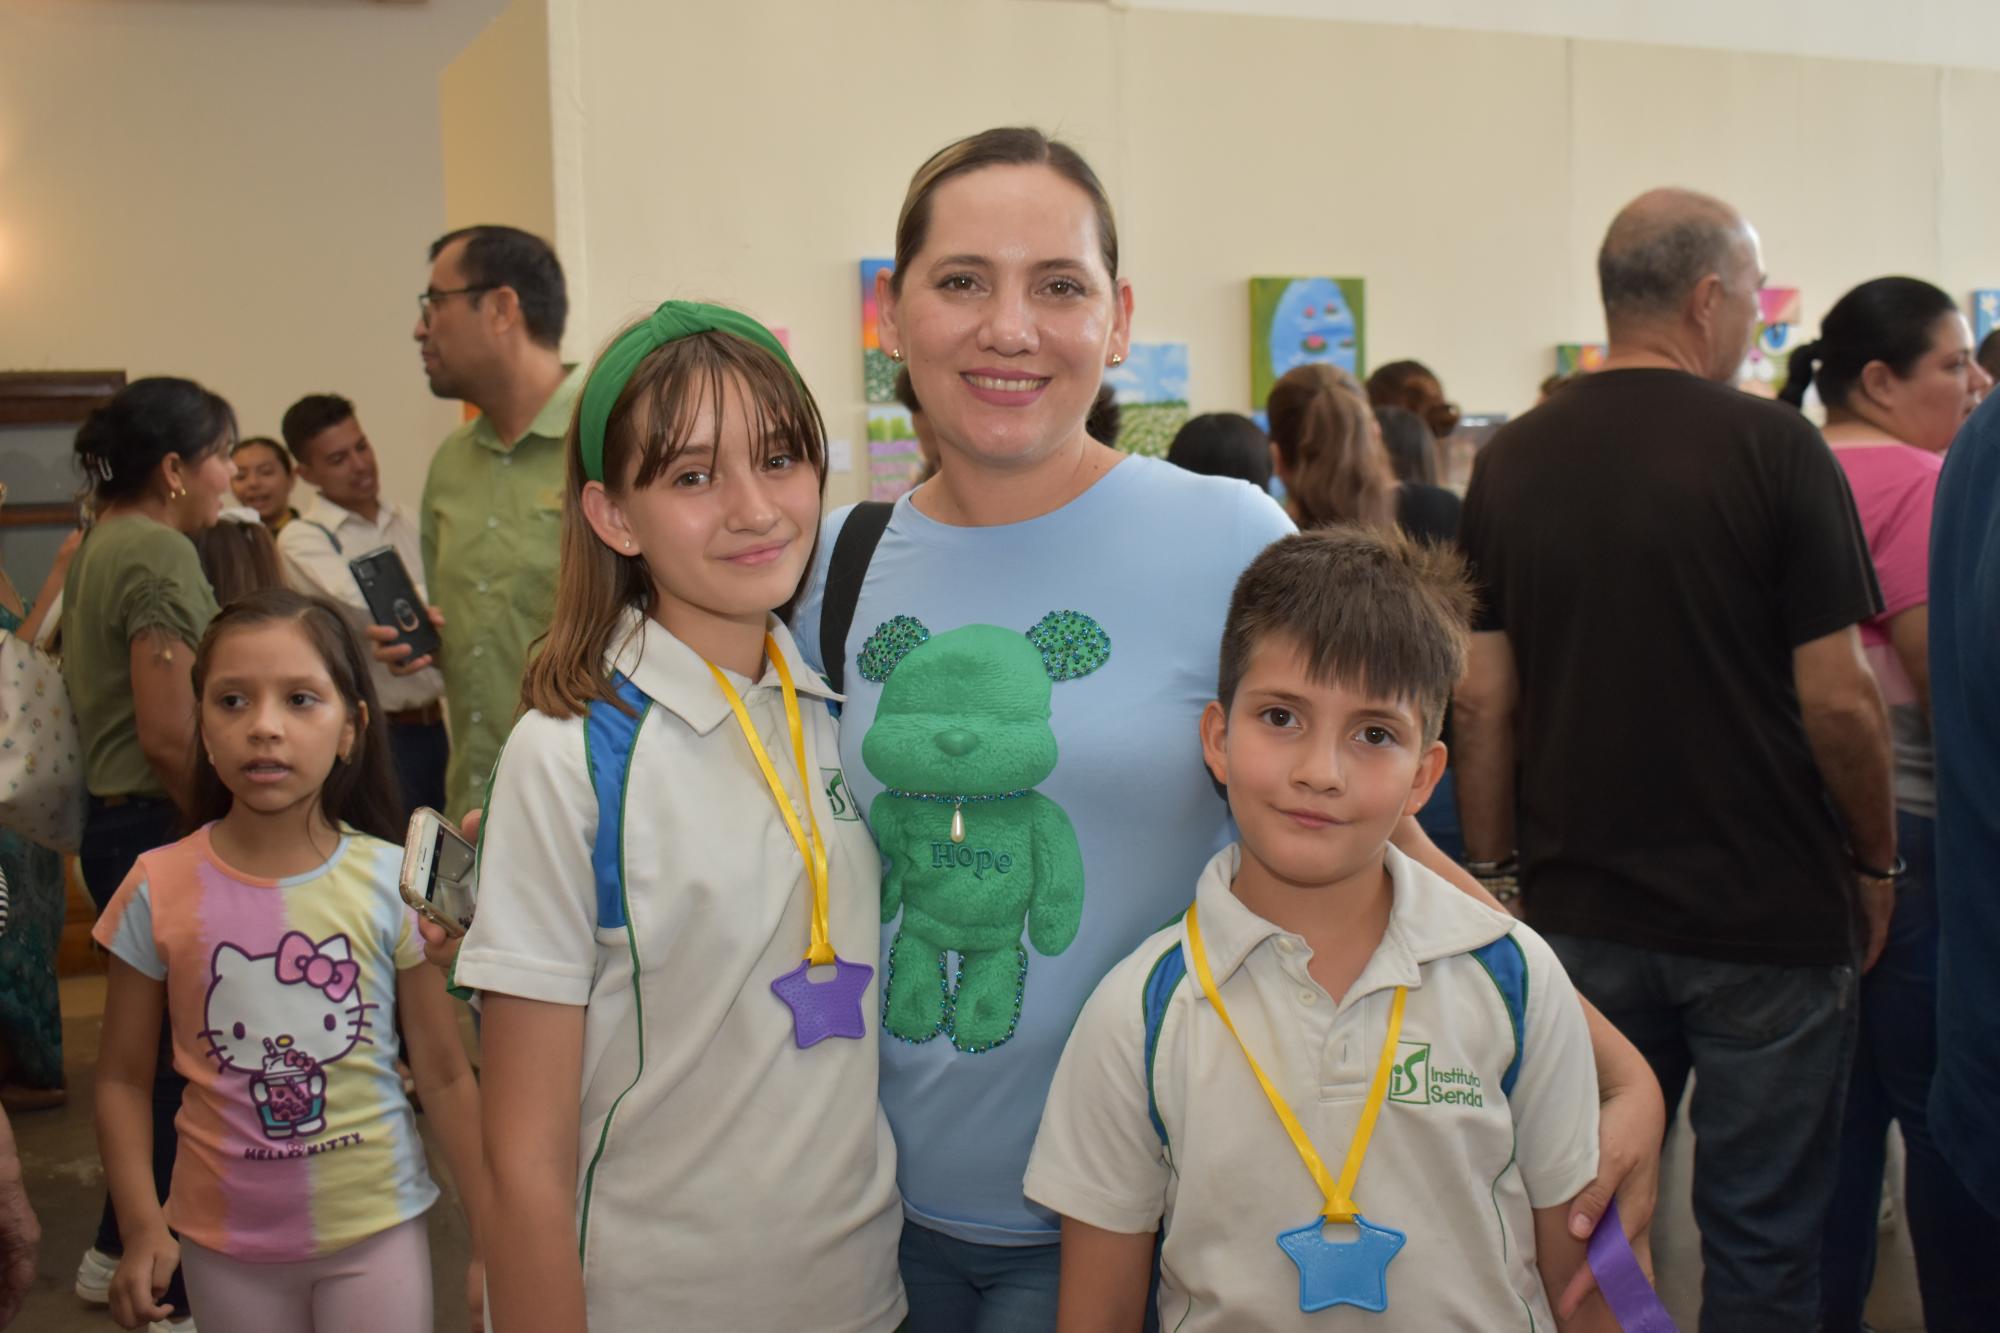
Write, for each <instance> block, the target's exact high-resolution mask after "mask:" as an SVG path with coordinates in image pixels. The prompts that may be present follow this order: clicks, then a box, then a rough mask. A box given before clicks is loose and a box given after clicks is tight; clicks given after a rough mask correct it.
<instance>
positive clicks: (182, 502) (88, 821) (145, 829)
mask: <svg viewBox="0 0 2000 1333" xmlns="http://www.w3.org/2000/svg"><path fill="white" fill-rule="evenodd" d="M235 442H236V414H235V413H234V412H232V411H231V410H230V407H229V404H228V403H226V402H224V401H223V400H222V399H221V398H219V397H217V396H216V395H215V394H212V393H210V392H209V391H208V390H207V389H204V388H202V387H201V386H200V385H199V384H196V383H195V382H194V381H192V380H184V379H170V378H166V377H159V378H153V379H142V380H134V381H133V382H132V383H131V384H128V385H126V386H125V387H124V388H123V389H121V390H119V391H118V393H117V395H116V396H115V397H113V398H112V400H111V401H110V402H108V403H106V404H105V405H104V406H103V407H100V408H98V409H97V410H96V411H95V412H93V413H91V414H90V418H89V419H88V420H87V421H85V422H84V423H83V426H82V428H81V429H80V430H78V431H77V434H76V452H77V461H78V462H79V463H80V464H81V465H82V471H83V475H84V477H85V479H86V480H87V481H88V483H89V485H90V506H91V509H92V511H93V513H94V514H95V517H96V522H95V524H94V525H93V526H92V527H91V529H90V532H89V534H88V535H87V536H86V537H85V538H84V539H83V546H82V547H81V548H80V549H79V550H78V551H77V553H76V559H75V560H74V561H73V562H72V563H71V564H70V568H69V577H68V578H67V579H66V580H65V581H64V584H63V607H64V611H63V622H62V635H63V682H64V684H65V685H67V686H68V688H69V696H70V702H71V703H72V704H73V705H74V706H75V708H76V722H77V731H78V733H79V736H80V739H81V740H82V743H83V770H84V784H85V786H86V787H87V788H88V789H89V793H90V800H89V806H88V809H87V812H86V814H85V816H84V827H83V851H82V854H81V855H80V857H79V858H78V859H79V861H80V862H81V864H82V870H83V882H84V887H85V888H87V889H88V890H90V895H91V897H92V898H94V899H96V900H97V905H98V908H99V910H102V909H103V907H104V905H105V904H106V903H108V902H109V901H110V900H111V896H112V894H114V893H116V892H117V890H118V886H119V884H120V883H122V882H123V881H124V879H125V875H126V872H128V871H129V870H131V868H132V865H133V863H134V862H135V861H136V860H137V859H138V858H139V855H140V854H141V853H143V852H148V851H151V850H152V849H153V848H155V847H163V846H165V845H166V844H168V843H170V842H173V841H174V840H175V838H176V837H178V836H179V832H180V828H179V825H180V812H181V811H182V810H183V809H187V808H188V807H189V804H190V801H191V799H192V789H191V780H192V772H193V759H194V723H195V698H194V686H193V683H192V678H191V672H192V670H193V667H194V649H195V645H196V644H198V643H200V642H201V637H202V634H203V633H204V632H206V630H207V629H208V622H209V621H210V620H212V619H213V618H214V617H215V614H216V609H217V608H216V605H215V594H214V592H213V591H212V590H211V589H210V587H209V583H208V580H207V578H206V577H205V576H204V575H203V574H202V569H201V560H200V558H199V557H198V556H197V555H196V554H195V548H194V543H193V541H191V540H190V538H192V537H193V536H194V534H196V533H198V532H201V531H202V530H204V529H206V528H210V527H213V526H214V525H215V521H216V519H217V518H218V517H219V516H220V515H221V513H222V506H223V502H224V501H225V500H227V499H228V498H229V483H230V480H231V479H232V477H233V476H234V475H235V468H234V467H233V466H231V464H230V461H229V450H230V447H231V446H232V445H234V444H235ZM185 1086H186V1081H185V1080H184V1079H182V1078H181V1077H180V1075H178V1074H176V1073H175V1072H174V1069H173V1064H172V1062H171V1061H170V1060H166V1059H162V1060H160V1061H159V1064H158V1066H157V1069H156V1072H155V1078H154V1084H153V1179H154V1184H155V1186H156V1187H157V1188H158V1191H159V1194H160V1197H161V1198H162V1199H164V1198H165V1197H166V1193H167V1183H168V1180H169V1178H170V1176H171V1173H172V1170H173V1163H174V1150H175V1143H176V1138H175V1133H174V1115H175V1113H176V1112H177V1111H179V1109H180V1104H181V1090H182V1089H183V1088H184V1087H185ZM123 1252H124V1246H123V1242H122V1241H121V1240H120V1237H119V1234H118V1221H117V1217H116V1215H115V1214H114V1213H113V1212H112V1209H111V1204H110V1201H109V1200H108V1199H107V1200H106V1201H105V1206H104V1215H103V1220H102V1221H101V1222H100V1223H99V1225H98V1229H97V1240H96V1241H95V1243H94V1244H93V1245H92V1246H91V1248H90V1249H89V1250H87V1251H85V1252H84V1256H83V1263H82V1266H81V1267H79V1268H78V1269H77V1274H76V1292H77V1295H78V1296H80V1297H82V1298H83V1299H84V1300H86V1301H89V1302H91V1303H92V1304H96V1305H103V1304H105V1303H106V1302H108V1301H109V1299H110V1284H111V1276H112V1274H113V1272H115V1271H116V1269H117V1266H118V1256H119V1255H121V1254H122V1253H123ZM164 1303H165V1304H167V1305H169V1306H171V1307H172V1308H173V1310H174V1313H175V1317H176V1320H178V1319H181V1318H185V1317H186V1316H187V1313H188V1311H187V1297H186V1295H185V1293H184V1292H183V1290H182V1287H181V1279H180V1275H179V1274H178V1273H176V1274H175V1275H174V1277H173V1280H172V1285H171V1286H170V1287H169V1288H168V1289H167V1292H166V1296H165V1300H164ZM166 1326H167V1327H169V1328H177V1327H179V1324H178V1323H177V1322H175V1321H168V1323H167V1325H166Z"/></svg>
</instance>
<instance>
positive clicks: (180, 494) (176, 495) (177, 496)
mask: <svg viewBox="0 0 2000 1333" xmlns="http://www.w3.org/2000/svg"><path fill="white" fill-rule="evenodd" d="M167 498H168V499H169V500H185V499H187V487H185V486H182V485H180V484H178V483H176V484H175V486H174V488H173V489H172V490H170V491H168V492H167Z"/></svg>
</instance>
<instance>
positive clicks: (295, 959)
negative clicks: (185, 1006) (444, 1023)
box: [201, 930, 377, 1140]
mask: <svg viewBox="0 0 2000 1333" xmlns="http://www.w3.org/2000/svg"><path fill="white" fill-rule="evenodd" d="M209 972H210V975H212V976H213V977H214V978H215V980H214V981H213V983H211V984H210V986H209V988H208V998H207V1002H206V1005H205V1008H204V1026H203V1028H202V1031H201V1037H202V1039H203V1040H205V1041H206V1042H207V1043H208V1053H209V1055H210V1056H211V1057H213V1058H214V1059H215V1061H216V1062H217V1063H218V1064H219V1065H220V1066H221V1068H222V1070H223V1071H224V1072H227V1073H237V1074H247V1075H248V1076H249V1079H250V1099H251V1101H252V1103H253V1104H254V1105H255V1106H256V1108H257V1118H258V1123H259V1124H260V1125H261V1126H262V1127H263V1131H264V1137H265V1138H267V1139H278V1140H283V1139H301V1138H310V1137H311V1136H313V1135H315V1134H318V1133H320V1132H321V1131H322V1130H324V1129H325V1128H326V1066H328V1065H330V1064H332V1063H333V1062H334V1061H336V1060H338V1059H340V1058H341V1057H342V1056H344V1055H346V1054H347V1053H348V1052H349V1051H351V1050H353V1049H354V1048H355V1047H356V1046H357V1045H361V1044H363V1043H366V1044H369V1045H373V1041H372V1039H371V1038H369V1037H368V1036H367V1035H366V1034H367V1032H368V1029H369V1027H370V1026H371V1025H372V1024H371V1022H370V1019H369V1017H368V1015H369V1011H371V1010H373V1009H375V1008H376V1007H377V1006H375V1005H373V1004H370V1003H368V1002H367V1001H366V1000H364V999H363V998H362V995H361V968H360V965H359V964H357V963H356V962H355V961H354V956H353V949H352V947H351V946H350V944H349V942H348V938H347V936H346V935H344V934H341V935H330V936H328V937H327V938H326V939H324V940H320V941H318V942H315V941H314V940H313V939H312V938H311V937H310V936H307V935H305V934H303V933H301V932H299V931H296V930H294V931H288V932H286V934H285V936H284V938H282V939H280V940H279V941H278V947H277V948H276V949H275V950H274V951H272V952H271V953H266V954H252V953H249V952H248V951H246V950H244V949H242V948H239V947H238V946H237V945H235V944H232V943H229V942H228V941H224V942H223V943H221V944H219V945H217V946H216V949H215V955H214V958H213V960H212V961H211V963H210V966H209Z"/></svg>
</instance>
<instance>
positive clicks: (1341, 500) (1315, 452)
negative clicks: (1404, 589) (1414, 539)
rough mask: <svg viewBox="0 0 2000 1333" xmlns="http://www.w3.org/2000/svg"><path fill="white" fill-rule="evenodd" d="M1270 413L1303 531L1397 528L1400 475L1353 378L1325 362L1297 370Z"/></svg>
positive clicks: (1278, 387)
mask: <svg viewBox="0 0 2000 1333" xmlns="http://www.w3.org/2000/svg"><path fill="white" fill-rule="evenodd" d="M1266 410H1267V412H1268V413H1269V416H1270V422H1271V443H1272V444H1274V445H1276V446H1277V447H1278V457H1279V458H1281V459H1283V460H1284V464H1285V472H1286V474H1287V475H1286V477H1285V494H1286V496H1287V497H1289V498H1290V500H1291V503H1292V509H1293V512H1294V516H1295V517H1296V518H1297V519H1298V523H1299V527H1301V528H1306V529H1310V528H1318V527H1324V526H1326V525H1327V524H1329V523H1360V524H1362V525H1364V526H1366V527H1371V528H1378V529H1386V528H1391V527H1394V526H1395V523H1396V476H1395V473H1394V472H1393V471H1392V470H1391V469H1390V466H1389V454H1388V451H1387V450H1385V449H1384V448H1383V447H1382V440H1381V437H1380V436H1378V435H1377V434H1376V433H1375V415H1374V413H1373V412H1372V411H1371V410H1370V408H1369V406H1368V398H1367V395H1365V394H1363V393H1362V392H1361V386H1360V385H1358V384H1356V383H1355V382H1354V377H1353V376H1352V375H1349V374H1348V373H1347V372H1346V371H1344V370H1342V369H1340V368H1339V367H1338V366H1329V365H1324V364H1320V363H1313V364H1309V365H1303V366H1295V367H1293V368H1292V369H1291V370H1288V371H1286V372H1285V374H1284V375H1283V376H1282V377H1281V378H1280V379H1279V380H1278V382H1277V383H1276V384H1274V385H1272V386H1271V398H1270V402H1269V403H1268V405H1267V408H1266Z"/></svg>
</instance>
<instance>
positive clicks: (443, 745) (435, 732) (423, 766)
mask: <svg viewBox="0 0 2000 1333" xmlns="http://www.w3.org/2000/svg"><path fill="white" fill-rule="evenodd" d="M389 753H390V755H391V756H392V757H393V758H394V760H395V763H396V781H397V782H399V783H401V784H402V788H403V818H404V819H406V820H407V819H408V818H409V817H410V812H411V811H413V810H415V809H416V808H417V807H418V806H420V805H427V806H429V807H430V808H431V809H433V810H436V811H438V812H439V813H440V814H442V813H443V812H444V801H445V797H444V770H445V764H446V763H447V762H449V761H450V759H451V741H450V739H449V738H448V737H447V736H446V735H445V730H444V723H442V722H430V723H406V722H391V723H390V724H389Z"/></svg>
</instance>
